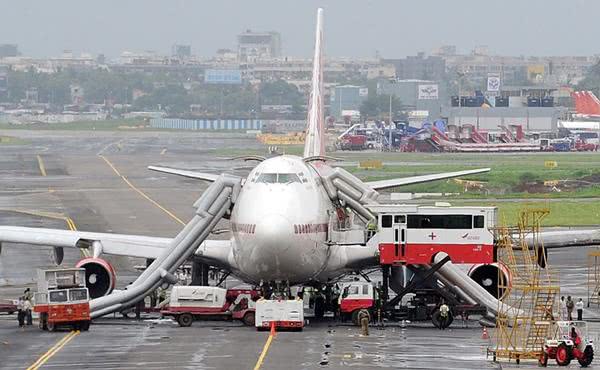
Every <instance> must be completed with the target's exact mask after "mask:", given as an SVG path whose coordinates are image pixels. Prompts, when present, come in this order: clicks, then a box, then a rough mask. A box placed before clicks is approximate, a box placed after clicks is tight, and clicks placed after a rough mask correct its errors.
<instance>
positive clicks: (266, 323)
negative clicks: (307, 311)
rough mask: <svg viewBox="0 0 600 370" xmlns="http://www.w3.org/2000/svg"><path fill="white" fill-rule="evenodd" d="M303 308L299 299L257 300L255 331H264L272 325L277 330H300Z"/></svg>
mask: <svg viewBox="0 0 600 370" xmlns="http://www.w3.org/2000/svg"><path fill="white" fill-rule="evenodd" d="M303 308H304V304H303V302H302V300H301V299H259V300H258V301H256V323H255V326H256V329H257V330H266V329H269V328H270V327H271V324H274V325H275V327H276V328H278V329H294V330H302V329H303V328H304V309H303Z"/></svg>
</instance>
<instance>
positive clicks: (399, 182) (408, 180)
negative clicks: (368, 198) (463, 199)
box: [365, 168, 490, 190]
mask: <svg viewBox="0 0 600 370" xmlns="http://www.w3.org/2000/svg"><path fill="white" fill-rule="evenodd" d="M489 171H490V169H489V168H479V169H476V170H465V171H456V172H443V173H435V174H431V175H421V176H411V177H402V178H398V179H389V180H379V181H369V182H365V184H367V185H368V186H370V187H371V188H372V189H373V190H380V189H388V188H395V187H397V186H405V185H413V184H421V183H424V182H430V181H436V180H443V179H449V178H452V177H460V176H466V175H474V174H477V173H484V172H489Z"/></svg>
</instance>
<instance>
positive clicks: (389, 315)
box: [338, 203, 499, 327]
mask: <svg viewBox="0 0 600 370" xmlns="http://www.w3.org/2000/svg"><path fill="white" fill-rule="evenodd" d="M369 209H370V210H372V211H373V212H374V213H375V214H377V215H378V216H377V232H376V234H374V235H373V236H372V238H371V240H369V242H376V243H378V246H379V252H380V253H379V263H380V265H381V269H382V277H383V279H382V284H381V285H380V286H378V287H377V288H375V287H374V286H373V285H372V284H371V283H370V282H368V281H355V282H350V283H347V284H346V285H344V286H343V287H342V293H341V295H340V298H339V302H338V303H339V307H340V309H339V310H340V316H341V318H342V320H352V321H353V322H354V323H356V324H357V318H358V316H359V312H360V311H361V310H366V311H368V313H369V314H370V317H371V318H372V319H374V320H375V321H379V320H380V319H388V320H410V321H426V320H431V322H432V323H433V325H434V326H436V327H447V326H449V325H450V324H451V323H452V322H453V319H454V317H456V316H462V317H463V318H465V319H466V318H468V317H469V316H470V315H476V314H477V315H482V316H483V315H485V314H486V313H487V309H486V307H483V306H482V305H481V304H478V301H476V300H475V299H473V297H470V296H467V294H465V292H464V291H462V290H459V289H458V288H457V287H456V284H452V282H451V281H449V280H448V279H447V277H445V276H443V275H442V273H441V271H442V270H440V269H441V268H442V267H443V266H444V265H445V264H446V263H448V262H450V261H452V263H455V264H471V265H473V266H476V267H479V266H485V268H484V269H483V272H481V270H476V269H473V268H472V270H471V271H477V272H478V273H480V274H482V276H480V277H479V278H480V279H488V278H489V277H491V278H492V281H493V278H497V276H498V269H499V268H498V267H496V266H495V265H494V262H495V253H494V236H493V234H492V232H491V231H490V228H493V227H494V226H495V224H496V218H497V216H496V213H497V210H496V209H495V208H494V207H451V206H450V205H449V204H447V203H443V204H442V203H440V204H436V205H435V206H420V205H402V204H389V205H385V204H382V205H377V206H370V207H369ZM440 253H441V254H443V255H446V257H444V258H440V259H439V260H437V262H436V256H438V254H440ZM395 273H396V274H395ZM403 273H405V274H406V275H405V276H406V280H403V281H402V282H399V281H398V280H397V278H398V276H399V275H402V274H403ZM409 275H410V277H408V276H409ZM483 275H485V276H483ZM488 275H490V276H488ZM465 277H466V273H465ZM392 284H393V285H392ZM390 287H392V288H393V290H394V292H395V295H394V294H393V293H392V292H390ZM442 303H445V304H446V305H447V306H448V307H449V308H450V312H449V316H448V318H446V319H445V320H441V319H440V312H439V307H440V306H441V304H442Z"/></svg>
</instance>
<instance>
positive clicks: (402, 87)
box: [377, 79, 449, 119]
mask: <svg viewBox="0 0 600 370" xmlns="http://www.w3.org/2000/svg"><path fill="white" fill-rule="evenodd" d="M377 94H392V95H395V96H396V97H397V98H398V99H400V102H401V103H402V110H408V111H423V112H425V111H427V114H426V115H425V114H421V116H425V117H427V116H428V117H429V118H430V119H436V118H439V116H440V113H441V107H442V105H447V104H448V103H447V102H448V101H449V96H448V93H447V91H446V89H445V88H444V85H443V84H441V83H439V82H437V81H432V80H417V79H410V80H398V81H394V80H381V81H379V82H378V83H377Z"/></svg>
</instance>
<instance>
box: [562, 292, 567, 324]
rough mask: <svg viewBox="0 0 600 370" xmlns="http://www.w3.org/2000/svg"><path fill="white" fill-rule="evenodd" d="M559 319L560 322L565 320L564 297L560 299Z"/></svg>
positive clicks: (565, 304)
mask: <svg viewBox="0 0 600 370" xmlns="http://www.w3.org/2000/svg"><path fill="white" fill-rule="evenodd" d="M560 319H561V321H566V320H567V302H565V296H564V295H563V296H562V297H560Z"/></svg>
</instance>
